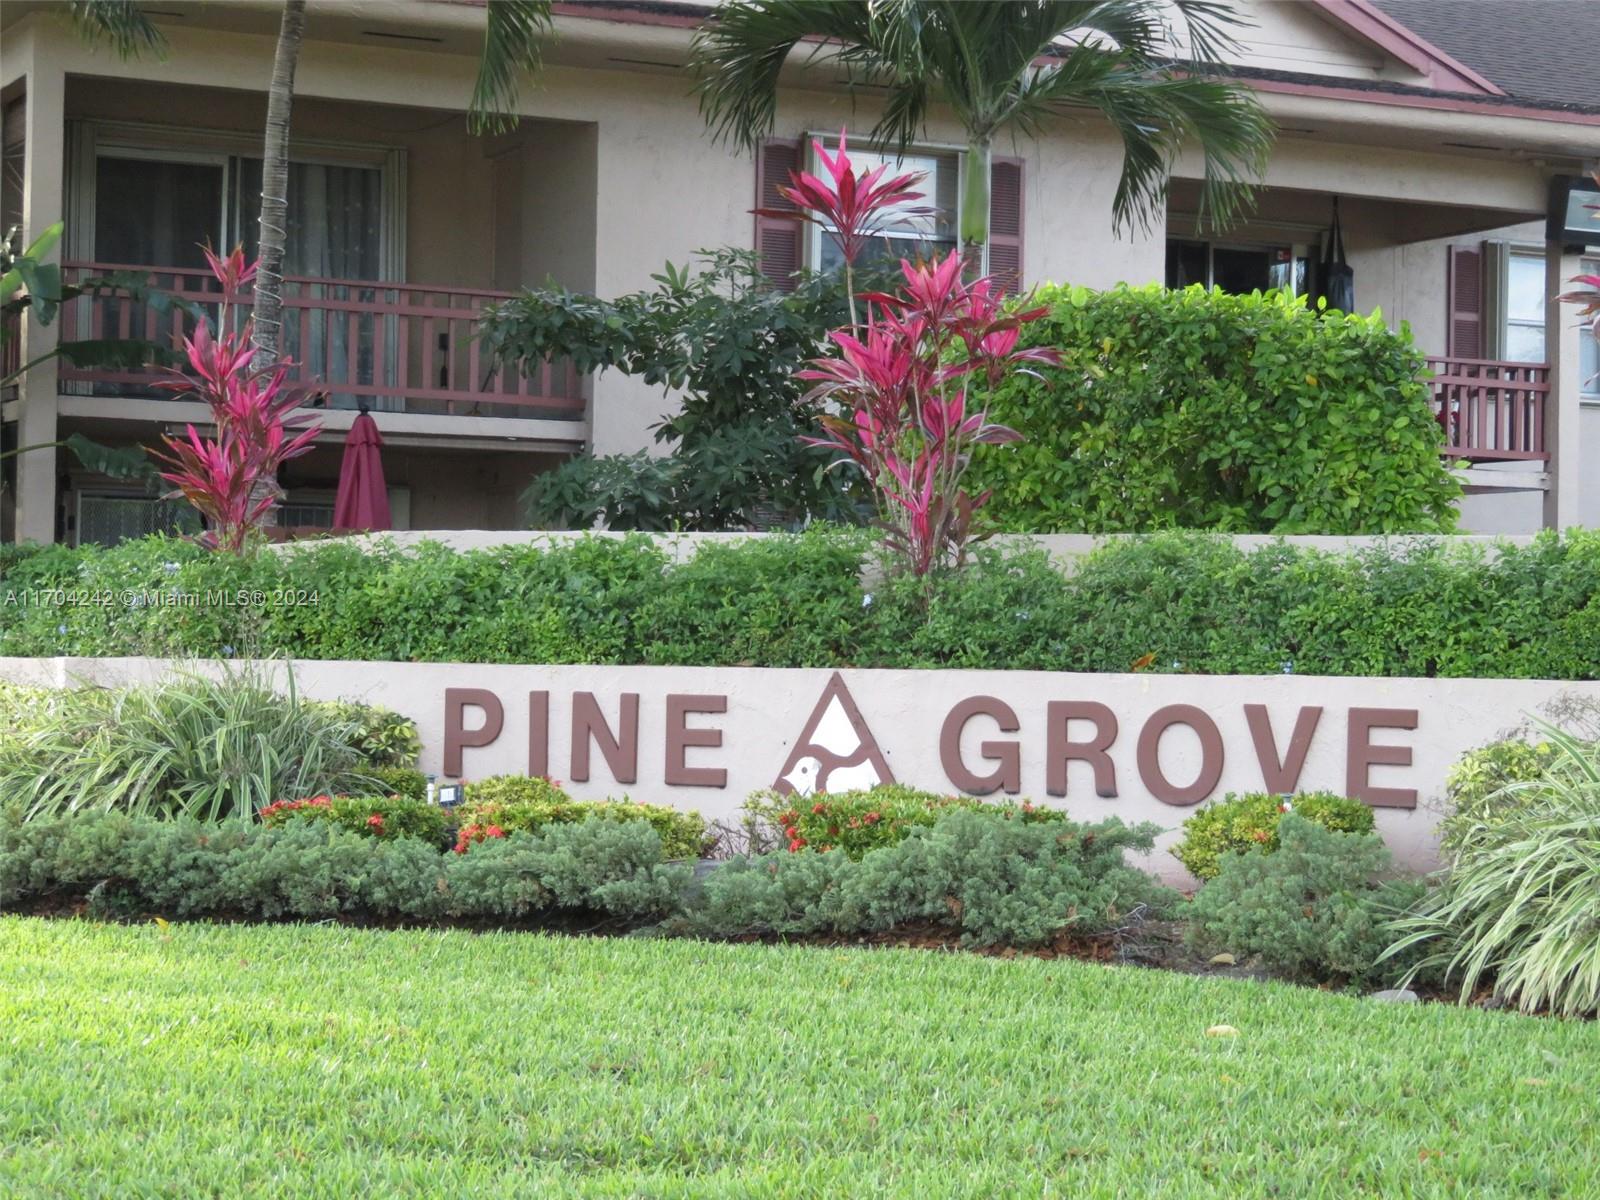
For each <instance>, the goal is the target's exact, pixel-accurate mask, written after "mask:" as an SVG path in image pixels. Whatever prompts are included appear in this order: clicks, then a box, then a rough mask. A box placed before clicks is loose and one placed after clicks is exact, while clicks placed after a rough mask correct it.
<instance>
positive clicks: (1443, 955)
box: [1392, 726, 1600, 1016]
mask: <svg viewBox="0 0 1600 1200" xmlns="http://www.w3.org/2000/svg"><path fill="white" fill-rule="evenodd" d="M1542 731H1543V733H1544V736H1545V738H1546V740H1547V741H1548V742H1549V743H1550V744H1551V745H1552V746H1554V747H1555V752H1556V758H1555V761H1553V762H1552V763H1551V764H1550V766H1549V767H1548V768H1547V769H1546V770H1545V771H1544V773H1543V774H1542V775H1541V776H1540V777H1539V778H1537V779H1533V780H1526V781H1520V782H1514V783H1508V784H1506V785H1505V787H1503V788H1502V789H1501V790H1500V792H1498V793H1495V794H1494V795H1492V796H1491V797H1489V801H1490V802H1491V804H1492V814H1491V815H1490V817H1489V818H1488V819H1483V818H1480V819H1475V820H1468V821H1464V822H1462V823H1461V824H1460V825H1459V827H1458V828H1457V829H1456V830H1455V838H1456V842H1455V848H1454V856H1453V858H1452V860H1451V862H1450V865H1449V868H1448V869H1447V870H1446V872H1445V873H1444V877H1443V880H1442V882H1441V884H1440V886H1439V887H1438V888H1437V889H1436V890H1435V891H1434V892H1433V893H1432V895H1430V896H1429V897H1428V899H1427V901H1426V902H1425V903H1424V904H1423V905H1422V906H1421V907H1420V909H1419V910H1418V912H1417V913H1416V914H1415V915H1412V916H1409V917H1407V918H1405V919H1403V920H1400V921H1397V922H1396V924H1395V926H1394V930H1395V933H1396V934H1397V935H1398V938H1397V941H1396V943H1395V946H1394V949H1393V951H1392V953H1395V954H1399V953H1401V952H1402V951H1411V950H1418V949H1420V950H1424V951H1427V952H1428V954H1427V957H1426V958H1425V959H1424V964H1425V965H1426V966H1427V967H1429V968H1432V969H1436V970H1439V971H1442V972H1444V974H1445V977H1446V979H1447V980H1448V981H1458V982H1459V985H1460V997H1461V1000H1462V1001H1463V1002H1466V1001H1467V1000H1469V999H1470V998H1471V997H1472V996H1473V995H1474V993H1476V992H1477V991H1478V989H1479V988H1481V987H1483V986H1485V985H1488V984H1491V983H1492V984H1493V986H1494V989H1495V992H1496V993H1497V994H1498V995H1500V996H1502V997H1504V998H1505V999H1506V1000H1508V1001H1511V1002H1512V1003H1515V1004H1516V1005H1517V1006H1518V1007H1519V1008H1521V1009H1522V1010H1523V1011H1525V1012H1538V1011H1549V1012H1553V1013H1557V1014H1560V1015H1562V1016H1578V1015H1583V1014H1588V1013H1594V1012H1596V1011H1597V1010H1600V746H1596V745H1595V744H1593V743H1586V742H1582V741H1579V740H1578V739H1576V738H1574V737H1572V736H1570V735H1569V734H1567V733H1564V732H1562V731H1561V730H1558V729H1555V728H1554V727H1551V726H1544V727H1543V730H1542Z"/></svg>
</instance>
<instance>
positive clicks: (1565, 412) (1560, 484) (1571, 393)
mask: <svg viewBox="0 0 1600 1200" xmlns="http://www.w3.org/2000/svg"><path fill="white" fill-rule="evenodd" d="M1544 264H1545V266H1544V283H1545V288H1544V294H1545V296H1546V297H1548V299H1547V300H1546V301H1545V308H1544V353H1545V360H1546V361H1547V362H1548V363H1549V364H1550V394H1549V396H1547V397H1546V399H1545V408H1544V444H1545V448H1546V449H1547V450H1548V451H1549V453H1550V490H1549V491H1547V492H1545V494H1544V523H1545V527H1546V528H1547V529H1565V528H1567V527H1569V526H1572V525H1576V524H1578V482H1579V472H1580V470H1581V468H1582V463H1581V461H1580V459H1579V444H1578V422H1579V420H1580V418H1581V415H1582V414H1581V412H1580V407H1579V406H1580V404H1581V401H1580V399H1579V393H1580V392H1581V391H1582V384H1583V372H1582V369H1581V367H1580V365H1579V349H1578V347H1579V341H1578V339H1579V337H1580V336H1582V331H1581V330H1580V329H1579V328H1578V317H1577V311H1576V310H1575V309H1574V308H1573V307H1572V306H1571V305H1570V304H1560V303H1557V301H1556V300H1555V297H1556V296H1557V295H1558V294H1559V293H1561V292H1562V291H1564V290H1565V289H1566V288H1567V286H1568V284H1567V280H1569V279H1571V278H1572V277H1573V276H1574V275H1576V274H1578V273H1579V272H1580V271H1581V270H1582V267H1581V266H1580V259H1579V256H1578V255H1576V254H1564V253H1563V252H1562V249H1561V246H1560V245H1559V244H1558V243H1555V242H1551V243H1549V244H1548V245H1547V246H1546V247H1545V256H1544Z"/></svg>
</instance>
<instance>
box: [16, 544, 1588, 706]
mask: <svg viewBox="0 0 1600 1200" xmlns="http://www.w3.org/2000/svg"><path fill="white" fill-rule="evenodd" d="M871 544H872V539H871V535H870V534H864V533H861V532H850V531H844V532H839V531H825V530H813V531H810V532H808V533H806V534H803V535H800V536H795V537H787V536H774V537H771V538H766V539H760V540H754V541H749V542H744V543H739V544H734V545H716V546H707V547H705V548H703V549H702V550H700V551H699V553H698V554H696V555H695V556H694V557H693V558H692V559H691V560H690V561H689V562H687V563H685V564H684V565H682V566H671V565H669V564H668V561H667V557H666V555H665V553H664V552H663V551H662V550H661V549H660V548H658V547H657V546H655V545H654V544H652V543H651V542H650V541H649V540H648V539H645V538H642V537H634V538H631V539H608V538H586V539H579V540H577V541H575V542H572V543H570V544H564V545H561V546H558V547H556V548H553V549H548V550H541V549H536V548H531V547H499V548H495V549H488V550H480V551H473V552H470V553H457V552H453V551H450V550H447V549H445V548H443V547H440V546H438V545H423V546H422V547H420V548H418V549H416V550H415V552H414V553H413V552H406V551H402V550H400V549H397V548H394V547H388V548H379V549H376V550H372V551H370V552H368V551H363V550H362V549H360V548H359V547H357V546H356V545H354V544H352V543H349V542H339V541H332V542H326V543H313V544H308V545H305V546H302V547H298V548H294V549H289V550H285V551H281V552H271V553H262V554H258V555H257V556H255V557H254V558H244V559H240V558H233V557H230V556H226V555H217V554H211V553H208V552H206V551H203V550H201V549H199V548H197V547H194V546H191V545H189V544H187V543H184V542H180V541H173V540H168V539H163V538H151V539H146V540H144V541H139V542H130V543H125V544H124V545H121V546H118V547H116V548H114V549H109V550H107V549H100V548H97V547H88V548H82V549H68V548H65V547H53V548H50V549H47V550H43V551H40V552H37V553H35V554H32V555H30V556H27V557H24V558H22V559H21V560H20V561H17V562H16V563H14V565H13V566H12V567H11V568H10V569H9V570H8V571H7V572H6V574H5V576H4V578H3V579H0V655H56V654H67V655H86V656H104V655H120V654H152V655H164V656H187V655H198V656H206V657H212V656H223V657H227V656H231V655H251V654H254V655H287V656H291V657H298V658H308V659H364V660H396V661H443V662H527V663H688V664H699V665H705V666H723V665H727V666H735V665H751V666H774V667H839V666H853V667H976V668H1013V669H1037V670H1058V671H1127V670H1129V669H1130V668H1131V667H1132V666H1133V665H1134V664H1135V663H1141V662H1143V663H1147V664H1148V665H1147V667H1146V668H1145V669H1148V670H1150V671H1158V672H1193V673H1204V674H1260V673H1269V674H1275V673H1278V672H1285V671H1287V672H1294V673H1299V674H1317V675H1392V676H1401V675H1405V676H1435V675H1437V676H1482V677H1514V678H1550V679H1594V678H1600V532H1596V531H1572V532H1569V533H1567V534H1566V535H1565V536H1557V535H1554V534H1546V535H1544V536H1541V537H1540V538H1538V539H1536V540H1535V541H1534V542H1533V543H1532V544H1531V545H1528V546H1525V547H1519V546H1512V545H1504V546H1502V547H1500V548H1499V550H1498V552H1497V553H1496V554H1495V555H1493V556H1492V557H1491V556H1489V555H1487V554H1486V553H1485V552H1484V551H1483V550H1482V549H1481V548H1477V547H1475V546H1472V545H1467V544H1461V543H1457V542H1452V541H1450V540H1448V539H1442V540H1441V539H1435V540H1421V539H1405V540H1398V539H1397V540H1394V541H1392V542H1389V543H1386V544H1384V545H1382V546H1380V547H1379V548H1376V549H1369V550H1365V551H1362V552H1360V553H1356V554H1343V553H1340V554H1334V553H1329V552H1323V551H1316V550H1310V549H1304V548H1301V547H1297V546H1291V545H1288V544H1286V543H1272V544H1269V545H1267V546H1265V547H1263V548H1260V549H1257V550H1251V551H1246V550H1241V549H1239V548H1237V547H1236V546H1235V545H1234V544H1233V543H1232V542H1230V541H1229V540H1227V539H1225V538H1219V537H1212V536H1206V535H1199V534H1177V533H1168V534H1161V535H1155V536H1151V537H1148V538H1130V539H1117V540H1115V541H1113V542H1112V543H1111V544H1108V545H1106V546H1104V547H1102V548H1101V549H1099V550H1097V551H1096V552H1095V553H1093V554H1092V555H1089V556H1088V557H1087V558H1085V559H1083V560H1080V562H1079V563H1078V564H1077V566H1076V569H1075V570H1074V571H1073V572H1072V573H1071V574H1070V575H1068V574H1064V573H1063V572H1062V571H1061V570H1060V569H1058V567H1057V565H1056V564H1053V563H1051V562H1050V561H1049V560H1048V559H1047V557H1046V556H1045V555H1044V554H1043V553H1042V552H1038V551H1025V552H1015V553H1009V554H1008V553H1002V552H1000V551H999V550H997V549H994V548H992V547H991V548H988V549H984V550H981V551H980V553H979V555H978V556H977V559H976V561H975V562H973V563H972V564H971V565H970V567H969V568H968V569H966V570H965V571H963V572H961V573H958V574H954V575H946V576H943V577H940V578H937V579H935V580H933V581H932V582H931V583H930V584H929V585H928V586H927V587H926V588H925V587H924V585H923V584H922V582H921V581H918V580H914V579H908V578H904V577H902V578H895V579H888V580H884V579H882V578H881V577H878V576H876V575H875V574H874V573H873V572H872V571H867V572H866V573H865V574H863V568H864V567H867V566H869V565H870V554H871V549H870V547H871ZM291 587H292V588H294V589H297V590H298V591H300V592H302V593H305V594H306V595H307V596H310V595H315V596H316V597H317V601H318V602H317V603H316V604H309V603H306V604H293V605H290V604H282V603H280V604H266V605H263V606H243V607H240V606H203V605H202V606H195V607H170V606H166V605H159V606H158V605H151V604H145V605H142V606H136V607H123V606H120V605H117V606H107V607H102V606H96V605H81V606H69V607H62V606H58V605H55V604H40V603H30V602H29V601H30V600H33V599H36V598H37V593H38V592H39V591H41V590H49V589H54V588H68V589H83V590H84V591H85V592H86V593H91V594H92V593H98V592H101V591H107V592H115V591H117V590H119V589H133V590H135V591H157V590H159V591H162V592H163V593H165V592H168V591H171V592H175V593H179V594H184V595H203V594H204V593H205V592H206V591H207V590H208V589H216V590H220V591H225V592H229V593H232V592H235V591H238V590H241V589H243V590H250V589H255V590H260V591H264V592H270V591H272V590H273V589H285V588H291ZM8 599H9V600H12V601H14V602H8Z"/></svg>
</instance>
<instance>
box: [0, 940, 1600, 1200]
mask: <svg viewBox="0 0 1600 1200" xmlns="http://www.w3.org/2000/svg"><path fill="white" fill-rule="evenodd" d="M1219 1023H1225V1024H1228V1025H1232V1026H1235V1027H1236V1028H1237V1029H1238V1031H1239V1032H1238V1035H1237V1036H1236V1037H1208V1036H1206V1032H1205V1031H1206V1029H1207V1027H1208V1026H1212V1025H1216V1024H1219ZM1597 1096H1600V1027H1597V1026H1596V1025H1594V1024H1592V1023H1577V1022H1565V1023H1564V1022H1557V1021H1546V1020H1533V1019H1528V1018H1521V1017H1516V1016H1512V1015H1507V1014H1500V1013H1485V1012H1478V1011H1461V1010H1456V1009H1452V1008H1448V1007H1444V1006H1431V1005H1430V1006H1416V1005H1387V1004H1380V1003H1376V1002H1373V1001H1369V1000H1359V999H1352V998H1348V997H1344V996H1336V995H1326V994H1322V993H1318V992H1315V991H1309V990H1302V989H1296V988H1292V987H1288V986H1280V985H1267V984H1255V983H1244V982H1232V981H1223V980H1213V979H1199V978H1191V977H1185V976H1179V975H1171V974H1164V973H1157V972H1151V971H1143V970H1139V969H1135V968H1106V967H1096V966H1090V965H1086V964H1081V963H1074V962H1063V961H1053V962H1046V961H1039V960H1027V959H1017V960H1010V961H1006V960H998V959H991V958H979V957H975V956H966V955H953V954H937V953H927V952H916V951H899V950H884V951H856V950H820V949H811V948H799V947H795V948H784V947H769V946H713V945H703V944H697V943H693V942H682V941H678V942H662V941H649V940H641V939H631V940H629V939H619V940H603V939H587V940H585V939H566V938H559V937H544V936H534V935H526V934H501V935H487V936H474V935H470V934H466V933H460V932H395V933H389V932H379V931H357V930H350V929H344V928H339V927H291V926H262V927H243V926H237V927H214V926H205V925H173V926H170V927H168V928H165V929H163V928H160V927H158V926H154V925H149V926H139V927H118V926H111V925H98V924H90V923H85V922H47V921H38V920H29V919H21V918H3V919H0V1195H4V1196H18V1197H29V1198H34V1197H55V1196H61V1197H72V1198H73V1200H78V1198H86V1197H97V1196H108V1197H109V1196H116V1197H123V1196H139V1197H147V1196H175V1197H176V1196H182V1197H191V1196H203V1195H204V1196H211V1195H215V1196H250V1197H274V1196H284V1197H290V1196H292V1197H339V1198H341V1200H343V1198H344V1197H352V1196H386V1197H387V1196H450V1197H464V1196H530V1197H540V1198H544V1197H566V1196H608V1197H610V1196H619V1197H620V1196H630V1197H632V1196H639V1197H695V1198H697V1200H698V1198H701V1197H740V1198H744V1197H765V1196H829V1197H844V1196H849V1197H854V1196H868V1195H870V1196H897V1197H916V1198H917V1200H922V1198H924V1197H958V1196H959V1197H984V1198H988V1197H1001V1196H1029V1197H1033V1196H1074V1197H1076V1196H1129V1197H1168V1196H1170V1197H1191V1196H1205V1195H1222V1196H1229V1197H1251V1196H1281V1197H1294V1198H1296V1200H1304V1198H1308V1197H1318V1196H1330V1197H1332V1196H1339V1197H1344V1196H1352V1195H1377V1196H1385V1197H1391V1196H1410V1195H1427V1196H1434V1195H1440V1196H1445V1195H1450V1196H1472V1197H1485V1196H1496V1195H1505V1196H1510V1195H1516V1196H1580V1195H1589V1196H1593V1195H1600V1121H1597V1117H1596V1103H1597Z"/></svg>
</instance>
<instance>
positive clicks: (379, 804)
mask: <svg viewBox="0 0 1600 1200" xmlns="http://www.w3.org/2000/svg"><path fill="white" fill-rule="evenodd" d="M296 820H298V821H327V822H330V823H331V824H334V825H337V826H339V828H341V829H348V830H350V831H351V832H352V833H359V834H361V835H362V836H363V837H374V838H402V837H409V838H419V839H420V840H422V841H425V842H429V843H431V844H433V845H443V844H444V840H445V827H446V826H447V825H448V824H450V821H449V818H448V816H447V814H446V813H445V810H444V809H442V808H440V807H439V806H438V805H437V804H429V803H428V802H427V801H426V800H412V799H407V798H402V797H397V796H312V797H310V798H309V799H304V800H277V801H274V802H273V803H271V804H269V805H267V806H266V807H265V808H263V809H262V810H261V821H262V823H263V824H265V825H268V826H272V827H276V826H279V825H285V824H287V823H288V822H290V821H296Z"/></svg>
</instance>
